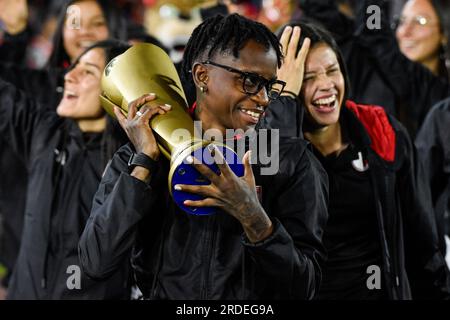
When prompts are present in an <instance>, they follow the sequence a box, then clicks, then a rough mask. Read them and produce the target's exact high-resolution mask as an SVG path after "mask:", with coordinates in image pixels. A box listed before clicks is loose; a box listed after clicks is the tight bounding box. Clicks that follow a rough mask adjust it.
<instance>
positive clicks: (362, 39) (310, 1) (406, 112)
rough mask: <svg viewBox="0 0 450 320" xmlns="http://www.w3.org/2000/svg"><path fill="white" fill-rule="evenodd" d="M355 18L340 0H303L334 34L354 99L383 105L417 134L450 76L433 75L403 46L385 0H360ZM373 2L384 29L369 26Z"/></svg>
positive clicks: (306, 8)
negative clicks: (407, 54) (342, 8)
mask: <svg viewBox="0 0 450 320" xmlns="http://www.w3.org/2000/svg"><path fill="white" fill-rule="evenodd" d="M357 2H358V5H357V10H356V11H357V12H356V13H357V15H356V19H355V20H351V19H348V18H346V17H345V16H344V15H343V14H341V13H339V11H338V9H337V4H336V1H335V0H299V4H300V6H301V8H302V10H303V13H304V15H305V17H307V18H313V19H315V20H317V21H319V22H320V23H321V24H323V25H324V26H325V28H327V29H328V30H329V31H330V32H332V34H333V36H334V37H335V39H336V41H337V43H338V45H339V47H340V49H341V51H342V53H343V55H344V59H345V62H346V66H347V70H348V75H349V78H350V85H351V90H350V95H349V98H350V99H351V100H354V101H359V102H361V103H365V104H371V105H372V104H373V105H379V106H382V107H383V108H384V109H385V110H386V111H387V112H388V113H389V114H391V115H393V116H395V117H396V118H397V119H399V120H400V121H401V122H402V124H403V125H404V126H405V127H406V128H407V130H408V132H409V133H410V135H411V136H412V137H415V135H416V134H417V131H418V130H419V128H420V126H421V124H422V122H423V120H424V119H425V116H426V114H427V112H428V111H429V110H430V108H431V107H432V106H433V105H434V104H436V103H437V102H439V101H440V100H442V99H445V98H446V97H448V96H449V95H450V87H449V81H448V77H447V76H442V77H438V76H435V75H433V74H432V73H431V72H430V71H429V70H428V69H427V68H425V67H424V66H422V65H421V64H420V63H415V62H413V61H411V60H409V59H408V58H406V57H405V56H404V55H403V54H402V53H401V51H400V49H399V47H398V44H397V40H396V38H395V35H394V33H393V31H392V30H391V27H390V22H389V18H388V2H387V1H386V0H365V1H357ZM370 5H376V6H378V7H379V8H380V9H381V20H380V22H381V28H379V29H373V30H371V29H369V28H367V21H368V19H369V17H370V14H366V10H367V8H368V7H369V6H370Z"/></svg>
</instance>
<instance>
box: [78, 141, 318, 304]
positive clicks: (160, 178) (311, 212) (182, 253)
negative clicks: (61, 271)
mask: <svg viewBox="0 0 450 320" xmlns="http://www.w3.org/2000/svg"><path fill="white" fill-rule="evenodd" d="M131 152H132V148H131V147H130V146H125V147H123V148H121V149H120V150H119V151H118V152H117V153H116V155H115V157H114V158H113V161H112V163H111V165H110V166H109V168H108V170H107V172H106V174H105V176H104V178H103V180H102V183H101V186H100V188H99V190H98V192H97V194H96V196H95V200H94V206H93V209H92V213H91V216H90V218H89V221H88V223H87V225H86V228H85V230H84V232H83V235H82V237H81V240H80V245H79V246H80V257H81V258H80V259H81V261H82V264H83V267H84V271H85V272H86V273H87V274H88V275H90V276H91V277H94V278H103V277H105V276H108V275H109V274H110V273H111V272H114V271H115V270H116V268H117V266H118V265H120V263H121V260H122V259H124V257H126V256H127V255H128V252H130V250H132V251H133V254H132V264H133V267H134V271H135V276H136V278H137V283H138V285H139V287H140V289H141V291H142V292H143V294H144V296H145V297H147V298H152V299H262V298H270V299H272V298H273V299H283V298H284V299H310V298H312V297H313V296H314V294H315V292H316V291H317V288H318V286H319V284H320V279H321V272H320V263H321V262H322V261H323V257H324V255H323V254H324V252H323V247H322V233H323V229H322V228H323V226H324V224H325V223H326V220H327V209H326V206H327V201H326V194H327V179H326V176H325V175H324V171H323V169H322V168H321V165H320V164H319V163H318V161H317V160H316V159H315V158H314V157H313V156H312V154H311V153H310V151H308V150H307V149H306V142H305V141H304V140H303V139H286V140H282V141H280V157H279V158H280V169H279V172H278V173H277V174H276V175H274V176H261V175H259V167H258V166H256V165H254V166H253V170H254V171H253V172H254V174H255V178H256V183H257V185H259V186H261V190H262V205H263V207H264V209H265V210H266V212H267V214H268V215H269V217H270V218H271V219H272V222H273V224H274V230H273V234H272V235H271V236H270V237H269V238H268V239H266V240H264V241H263V242H261V243H257V244H251V243H249V242H248V240H247V239H246V237H245V236H243V229H242V226H241V224H240V223H239V222H238V221H237V220H236V219H235V218H233V217H232V216H230V215H229V214H227V213H225V212H220V213H217V214H215V215H212V216H193V215H188V214H186V213H184V212H182V211H181V210H180V209H178V208H177V207H175V205H174V203H173V202H172V199H171V198H170V196H169V195H168V190H167V172H168V168H167V165H168V162H167V160H165V159H162V160H161V162H160V167H159V169H158V171H157V173H156V176H154V177H153V178H152V182H151V183H150V185H147V184H145V183H144V182H142V181H140V180H137V179H136V178H133V177H132V176H130V174H129V169H128V167H127V162H128V159H129V157H130V155H131Z"/></svg>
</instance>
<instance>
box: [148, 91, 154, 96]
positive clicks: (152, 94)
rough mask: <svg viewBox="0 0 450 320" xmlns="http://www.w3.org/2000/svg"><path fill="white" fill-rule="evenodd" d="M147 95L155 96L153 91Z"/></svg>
mask: <svg viewBox="0 0 450 320" xmlns="http://www.w3.org/2000/svg"><path fill="white" fill-rule="evenodd" d="M148 95H149V96H152V97H154V96H156V94H155V93H153V92H151V93H149V94H148Z"/></svg>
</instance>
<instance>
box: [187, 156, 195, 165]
mask: <svg viewBox="0 0 450 320" xmlns="http://www.w3.org/2000/svg"><path fill="white" fill-rule="evenodd" d="M186 162H187V163H188V164H193V163H194V158H192V156H187V157H186Z"/></svg>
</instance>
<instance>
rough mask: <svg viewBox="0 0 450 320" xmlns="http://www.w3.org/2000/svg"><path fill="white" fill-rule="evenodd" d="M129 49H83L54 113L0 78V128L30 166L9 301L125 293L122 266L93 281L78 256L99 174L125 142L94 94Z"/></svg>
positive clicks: (106, 45) (111, 45)
mask: <svg viewBox="0 0 450 320" xmlns="http://www.w3.org/2000/svg"><path fill="white" fill-rule="evenodd" d="M127 48H128V45H126V44H121V43H117V42H116V41H104V42H100V43H98V44H94V45H93V46H91V47H90V48H88V49H86V51H85V52H84V53H83V54H82V55H81V56H80V57H79V58H78V59H76V60H75V61H73V63H72V65H71V66H70V67H69V71H68V72H67V73H66V75H65V79H64V80H65V84H64V95H63V98H62V99H61V101H60V103H59V104H58V107H57V109H56V113H55V111H54V110H51V109H48V108H45V107H44V106H41V105H39V104H38V103H36V102H35V101H33V100H31V99H29V98H28V97H27V96H26V95H25V94H24V93H22V92H21V91H20V90H18V89H17V88H16V87H14V86H13V85H11V84H9V83H7V82H5V81H3V80H0V101H1V103H0V110H1V113H2V117H1V120H0V132H1V134H2V136H3V137H4V138H5V140H6V141H7V142H8V144H9V145H10V146H11V148H12V150H13V151H14V152H15V154H17V155H18V157H19V158H20V159H21V160H22V161H23V162H24V163H26V166H27V168H28V185H27V197H26V205H25V212H26V214H25V221H24V227H23V228H24V230H23V234H22V239H21V246H20V251H19V256H18V258H17V263H16V266H15V268H14V270H13V274H12V278H11V281H10V285H9V288H8V298H9V299H107V298H124V299H126V298H128V297H129V290H128V271H127V270H128V269H127V266H126V265H122V268H120V269H119V270H118V271H117V272H116V273H115V274H113V275H111V277H110V278H108V279H106V281H104V282H97V281H94V280H91V279H89V278H87V277H86V276H85V275H84V274H83V273H82V272H81V267H80V263H79V261H78V253H77V245H78V239H79V236H80V234H81V232H82V230H83V228H84V224H85V222H86V220H87V218H88V216H89V212H90V207H91V204H92V197H93V195H94V192H95V190H97V187H98V183H99V181H100V179H101V176H102V173H103V171H104V170H105V167H106V165H107V163H108V161H109V159H110V158H111V156H112V154H113V153H114V152H115V150H116V149H117V148H118V147H119V146H120V145H121V144H123V143H124V142H125V141H126V139H125V138H124V135H123V134H122V132H121V131H118V130H117V128H118V127H117V126H116V125H114V122H113V120H112V119H111V118H109V117H108V116H106V115H105V112H104V110H103V109H102V107H101V105H100V98H99V95H100V93H101V86H100V80H101V76H102V72H103V69H104V67H105V66H106V64H107V63H108V62H109V61H110V60H111V59H112V58H113V57H115V56H116V55H118V54H120V53H122V52H124V51H125V50H126V49H127ZM1 169H2V170H3V171H6V170H7V169H8V168H1Z"/></svg>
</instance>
